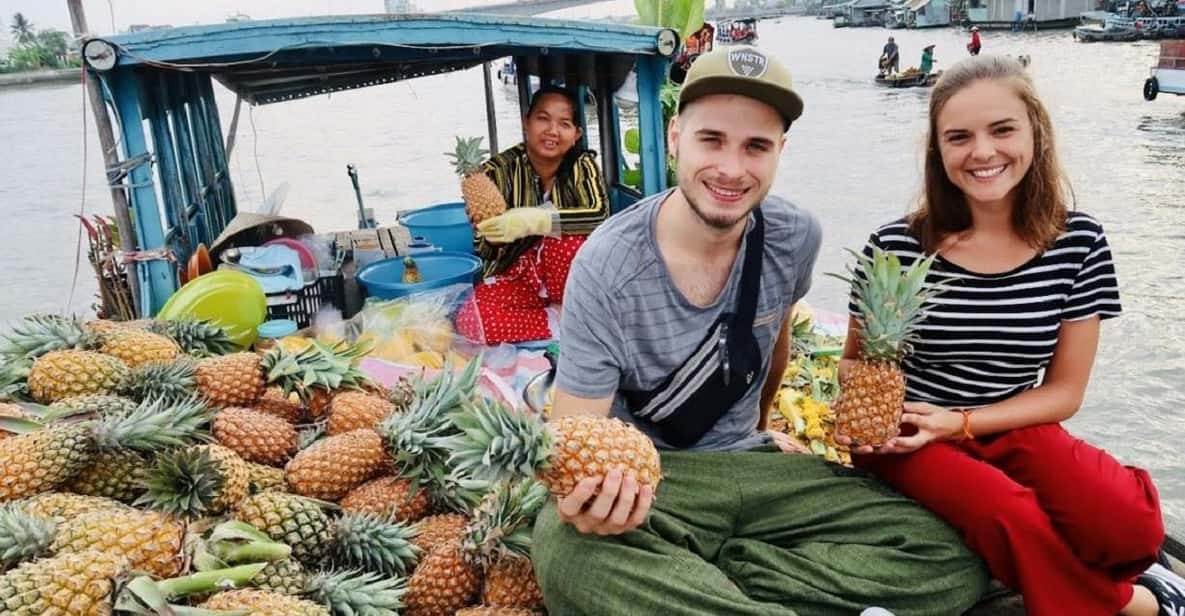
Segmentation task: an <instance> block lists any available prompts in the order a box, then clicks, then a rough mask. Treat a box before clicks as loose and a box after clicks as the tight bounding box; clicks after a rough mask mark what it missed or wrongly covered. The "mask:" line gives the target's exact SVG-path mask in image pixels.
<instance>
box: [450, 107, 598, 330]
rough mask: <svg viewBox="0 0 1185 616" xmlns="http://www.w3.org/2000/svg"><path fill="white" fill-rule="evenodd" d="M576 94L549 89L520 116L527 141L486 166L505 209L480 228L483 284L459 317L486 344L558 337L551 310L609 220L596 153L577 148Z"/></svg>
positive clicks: (460, 324)
mask: <svg viewBox="0 0 1185 616" xmlns="http://www.w3.org/2000/svg"><path fill="white" fill-rule="evenodd" d="M577 109H579V105H577V103H576V96H575V95H574V94H573V93H572V92H571V91H570V90H567V89H565V88H560V87H556V86H545V87H542V88H540V89H539V91H537V92H536V93H535V94H534V96H532V97H531V102H530V106H529V107H528V109H527V113H526V114H525V115H524V116H523V132H524V134H525V136H526V139H525V140H524V141H523V143H520V144H518V145H516V146H514V147H511V148H509V149H507V150H505V151H503V152H501V153H500V154H498V155H496V156H494V157H493V158H491V159H490V160H488V161H486V162H485V163H484V164H483V167H484V169H485V173H486V175H487V176H489V178H490V179H491V180H493V182H494V184H496V185H497V186H498V188H499V190H501V192H502V196H503V197H504V198H505V199H506V206H507V210H506V212H505V213H504V214H501V215H498V216H494V217H493V218H489V219H487V220H484V221H482V222H481V223H479V224H478V225H477V228H476V229H475V232H476V235H477V239H476V243H475V250H476V252H477V254H478V256H480V257H481V258H482V260H483V261H484V270H483V276H484V280H483V281H481V282H479V283H478V284H477V285H476V287H475V289H474V293H473V300H472V301H471V302H469V303H468V304H467V305H466V306H465V307H464V308H463V309H462V311H461V313H460V314H459V315H458V317H457V329H458V331H459V332H460V333H461V334H462V335H464V336H466V337H469V338H471V339H474V340H483V341H485V342H486V343H487V344H498V343H503V342H508V343H513V342H522V341H528V340H545V339H548V338H552V337H554V336H555V331H554V328H553V327H552V325H551V323H550V321H551V320H553V319H552V318H551V315H550V314H549V307H550V306H558V305H559V304H561V303H562V302H563V295H564V284H565V281H566V280H567V278H568V268H569V267H570V265H571V263H572V257H573V256H574V255H575V254H576V251H577V250H578V249H579V248H580V246H581V245H582V244H583V243H584V240H585V239H586V238H587V237H588V234H589V233H591V232H592V230H593V229H595V228H596V227H597V225H599V224H600V223H601V222H602V221H604V220H605V218H606V216H608V213H609V198H608V196H607V192H606V189H605V182H604V178H603V177H602V175H601V168H600V166H599V165H598V164H597V160H596V153H595V152H592V151H590V150H581V149H580V148H579V147H577V144H578V143H579V141H580V137H581V134H582V131H581V128H580V122H579V120H578V116H577Z"/></svg>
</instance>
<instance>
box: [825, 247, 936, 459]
mask: <svg viewBox="0 0 1185 616" xmlns="http://www.w3.org/2000/svg"><path fill="white" fill-rule="evenodd" d="M850 252H852V251H850ZM852 254H853V255H854V256H855V258H856V263H857V266H856V269H855V270H853V269H851V268H849V273H850V275H849V276H847V277H844V276H836V277H837V278H840V279H841V280H844V281H847V282H848V283H849V284H851V287H852V300H853V302H854V303H855V305H856V308H857V311H858V313H857V315H856V321H857V322H858V323H859V325H860V332H859V348H860V351H859V352H860V356H859V359H857V360H855V361H854V362H853V363H852V365H851V367H850V368H849V369H848V371H847V374H846V376H845V377H844V379H843V381H842V382H841V383H840V394H839V398H838V399H837V400H836V402H835V405H834V407H835V412H836V421H837V425H836V430H837V432H838V433H840V434H844V435H846V436H848V437H849V438H851V440H852V444H853V445H871V446H878V445H882V444H884V443H885V442H886V441H888V440H889V439H891V438H893V437H894V436H896V435H897V433H898V430H899V426H900V422H901V412H902V405H903V404H904V403H905V375H904V374H903V373H902V372H901V365H900V362H901V359H902V358H903V357H905V355H907V354H908V353H910V352H911V351H912V345H911V342H912V341H913V340H914V339H915V337H916V332H917V328H918V326H919V325H920V324H921V322H922V320H923V319H925V317H926V312H925V310H924V308H925V305H926V303H927V302H928V301H929V300H930V299H932V298H933V297H934V296H935V295H937V294H938V293H940V292H941V291H942V287H941V286H940V285H935V284H928V283H927V282H926V275H927V274H928V273H929V271H930V267H931V265H932V264H933V263H934V258H935V256H936V255H931V256H930V257H927V258H925V259H922V260H919V261H915V262H914V263H913V264H912V266H910V267H905V266H903V265H902V263H901V261H900V260H899V259H898V258H897V255H895V254H892V253H890V252H886V251H884V250H881V249H880V248H877V247H873V248H872V251H871V254H870V255H865V254H860V253H856V252H852Z"/></svg>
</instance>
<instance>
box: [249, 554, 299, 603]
mask: <svg viewBox="0 0 1185 616" xmlns="http://www.w3.org/2000/svg"><path fill="white" fill-rule="evenodd" d="M308 579H309V574H308V573H307V572H306V571H305V570H304V567H302V566H300V562H299V561H297V560H294V559H291V558H285V559H284V560H277V561H275V562H270V563H268V564H267V566H266V567H264V568H263V571H260V572H259V574H258V575H256V576H255V577H253V578H251V585H252V586H254V587H256V588H258V589H260V590H267V591H271V592H276V593H280V594H282V595H303V594H304V593H305V589H306V588H307V587H308Z"/></svg>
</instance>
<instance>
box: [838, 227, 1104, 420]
mask: <svg viewBox="0 0 1185 616" xmlns="http://www.w3.org/2000/svg"><path fill="white" fill-rule="evenodd" d="M906 224H907V223H906V221H905V220H904V219H902V220H898V221H895V222H892V223H889V224H887V225H885V226H883V227H881V228H879V229H877V230H876V232H875V233H873V234H872V237H871V238H869V242H868V245H867V246H866V247H865V249H864V253H865V254H866V255H871V253H872V246H879V247H880V248H882V249H884V250H886V251H888V252H891V253H893V254H896V255H897V256H898V258H900V259H901V262H902V265H906V266H908V265H909V264H912V263H913V262H914V261H915V260H916V259H918V258H919V257H920V256H921V254H922V252H921V244H920V243H919V242H918V240H917V239H916V238H915V237H913V236H911V235H910V234H909V232H908V229H907V226H906ZM857 274H858V275H862V273H861V272H857ZM928 280H929V281H930V282H939V281H944V283H945V286H946V287H947V288H946V290H944V291H943V292H941V293H940V294H939V295H938V296H937V297H935V298H934V299H933V300H931V302H930V303H929V304H927V307H926V308H925V310H926V311H927V315H926V317H925V318H924V320H923V321H922V322H921V326H920V328H919V331H918V340H917V341H916V342H915V343H914V345H913V353H912V354H911V355H909V356H907V357H906V359H905V360H904V361H903V362H902V369H903V371H904V372H905V378H906V381H905V383H906V384H905V389H906V394H905V396H906V399H907V400H915V401H921V402H931V403H933V404H937V405H939V406H943V407H974V406H983V405H987V404H992V403H995V402H999V401H1001V400H1004V399H1006V398H1009V397H1011V396H1013V395H1015V394H1017V393H1020V392H1022V391H1024V390H1026V389H1029V388H1032V387H1035V386H1036V385H1037V384H1038V379H1039V378H1040V371H1041V370H1042V369H1043V368H1045V367H1046V366H1048V365H1049V362H1050V360H1051V359H1052V358H1053V352H1054V349H1055V348H1056V347H1057V337H1058V329H1059V327H1060V326H1061V324H1062V322H1063V321H1076V320H1079V319H1086V318H1090V317H1094V316H1098V317H1100V318H1102V319H1107V318H1111V317H1115V316H1118V315H1119V313H1120V310H1121V308H1120V305H1119V287H1118V283H1117V281H1116V278H1115V267H1114V264H1113V263H1112V261H1111V249H1110V247H1109V246H1108V245H1107V237H1106V235H1104V233H1103V227H1102V225H1100V224H1099V223H1098V221H1096V220H1095V219H1094V218H1091V217H1090V216H1088V215H1086V214H1083V213H1081V212H1071V213H1070V214H1069V216H1068V218H1067V220H1066V228H1065V230H1064V231H1063V232H1062V233H1061V235H1059V236H1058V237H1057V239H1056V241H1054V243H1053V246H1052V247H1050V248H1049V249H1048V250H1046V251H1044V252H1042V253H1040V254H1038V255H1036V256H1035V257H1033V258H1032V259H1031V260H1029V261H1028V262H1027V263H1025V264H1023V265H1021V266H1019V267H1017V268H1016V269H1013V270H1012V271H1008V272H1003V273H999V274H981V273H976V272H972V271H968V270H966V269H964V268H962V267H959V266H958V265H955V264H954V263H951V262H950V261H947V260H945V259H943V258H942V256H941V255H940V256H939V257H938V258H937V259H935V260H934V265H933V267H932V268H931V272H930V275H929V277H928ZM848 309H849V311H851V313H852V314H853V315H856V307H855V304H854V303H850V304H849V306H848Z"/></svg>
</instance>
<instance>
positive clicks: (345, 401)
mask: <svg viewBox="0 0 1185 616" xmlns="http://www.w3.org/2000/svg"><path fill="white" fill-rule="evenodd" d="M394 410H395V405H394V404H392V403H391V402H388V401H387V400H386V399H385V398H381V397H379V396H376V395H373V394H368V393H365V392H361V391H346V392H342V393H340V394H338V395H336V396H334V397H333V402H330V403H329V425H328V433H329V435H330V436H332V435H334V434H343V433H345V432H350V431H352V430H357V429H359V428H374V427H376V426H377V425H378V424H379V422H380V421H382V420H383V418H384V417H386V416H387V415H389V414H390V413H392V412H393V411H394Z"/></svg>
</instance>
